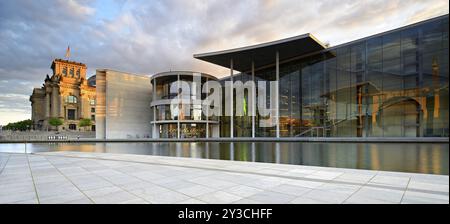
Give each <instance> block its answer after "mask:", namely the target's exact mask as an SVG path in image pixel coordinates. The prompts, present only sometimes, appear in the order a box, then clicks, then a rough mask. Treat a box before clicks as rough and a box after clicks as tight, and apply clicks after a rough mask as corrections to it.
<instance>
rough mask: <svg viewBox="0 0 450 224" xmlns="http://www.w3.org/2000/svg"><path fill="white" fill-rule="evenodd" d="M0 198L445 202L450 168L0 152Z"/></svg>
mask: <svg viewBox="0 0 450 224" xmlns="http://www.w3.org/2000/svg"><path fill="white" fill-rule="evenodd" d="M0 203H2V204H3V203H13V204H37V203H39V204H54V203H77V204H78V203H80V204H92V203H95V204H109V203H114V204H117V203H127V204H137V203H144V204H175V203H182V204H192V203H214V204H216V203H225V204H231V203H236V204H251V203H258V204H259V203H267V204H269V203H274V204H286V203H293V204H304V203H308V204H309V203H320V204H327V203H331V204H352V203H353V204H354V203H357V204H367V203H370V204H372V203H383V204H391V203H392V204H399V203H402V204H409V203H420V204H422V203H433V204H448V203H449V176H448V175H431V174H417V173H401V172H387V171H375V170H357V169H343V168H329V167H315V166H299V165H284V164H272V163H254V162H240V161H223V160H210V159H195V158H178V157H161V156H147V155H131V154H112V153H85V152H83V153H82V152H43V153H34V154H23V153H22V154H18V153H0Z"/></svg>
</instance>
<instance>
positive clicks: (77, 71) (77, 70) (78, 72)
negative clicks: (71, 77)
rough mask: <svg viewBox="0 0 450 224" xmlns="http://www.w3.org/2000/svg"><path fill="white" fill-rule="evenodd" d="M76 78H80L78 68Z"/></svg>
mask: <svg viewBox="0 0 450 224" xmlns="http://www.w3.org/2000/svg"><path fill="white" fill-rule="evenodd" d="M77 78H80V69H77Z"/></svg>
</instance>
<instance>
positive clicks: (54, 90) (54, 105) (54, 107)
mask: <svg viewBox="0 0 450 224" xmlns="http://www.w3.org/2000/svg"><path fill="white" fill-rule="evenodd" d="M58 95H59V94H58V87H57V86H53V87H52V115H51V116H52V117H59V102H58V98H59V96H58Z"/></svg>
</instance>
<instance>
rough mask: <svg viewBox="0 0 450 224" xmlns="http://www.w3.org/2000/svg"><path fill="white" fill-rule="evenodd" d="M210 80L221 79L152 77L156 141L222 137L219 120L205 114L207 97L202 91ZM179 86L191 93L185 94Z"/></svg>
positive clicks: (183, 74)
mask: <svg viewBox="0 0 450 224" xmlns="http://www.w3.org/2000/svg"><path fill="white" fill-rule="evenodd" d="M210 80H217V78H216V77H214V76H211V75H208V74H205V73H199V72H192V71H170V72H163V73H158V74H155V75H154V76H152V77H151V80H150V82H151V84H152V86H153V87H154V88H153V99H152V103H151V110H152V111H153V119H152V121H151V125H152V132H153V137H154V138H209V137H220V136H219V130H220V129H219V121H218V118H217V117H214V116H209V117H207V116H205V115H204V114H203V113H202V104H201V100H204V99H205V98H206V94H203V93H201V89H200V88H201V86H202V85H203V84H204V83H206V82H207V81H210ZM196 81H197V82H198V83H199V84H200V85H197V83H196ZM178 83H180V85H181V83H182V84H184V85H185V87H187V89H188V90H189V91H185V90H186V89H184V90H183V91H181V90H180V88H181V86H178V85H177V84H178ZM178 87H179V88H178Z"/></svg>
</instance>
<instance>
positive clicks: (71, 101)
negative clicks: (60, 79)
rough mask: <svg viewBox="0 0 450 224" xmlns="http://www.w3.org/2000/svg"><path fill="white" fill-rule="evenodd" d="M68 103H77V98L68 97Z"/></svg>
mask: <svg viewBox="0 0 450 224" xmlns="http://www.w3.org/2000/svg"><path fill="white" fill-rule="evenodd" d="M66 103H77V98H76V97H75V96H67V97H66Z"/></svg>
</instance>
